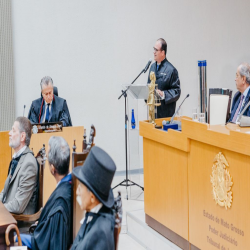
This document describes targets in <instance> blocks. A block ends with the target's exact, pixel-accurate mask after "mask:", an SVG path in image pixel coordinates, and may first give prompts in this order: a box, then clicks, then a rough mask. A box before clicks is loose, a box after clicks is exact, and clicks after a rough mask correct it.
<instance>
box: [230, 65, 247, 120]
mask: <svg viewBox="0 0 250 250" xmlns="http://www.w3.org/2000/svg"><path fill="white" fill-rule="evenodd" d="M235 82H236V88H237V89H238V90H239V91H238V92H236V94H235V95H234V98H233V103H232V109H231V116H230V119H229V122H233V123H236V122H238V118H239V115H240V113H241V112H242V110H243V109H244V107H245V106H246V105H247V103H248V102H249V100H250V91H249V89H250V65H249V64H248V63H242V64H241V65H240V66H239V67H238V68H237V72H236V78H235ZM243 115H246V116H250V106H249V107H248V108H247V109H246V111H245V112H244V114H243Z"/></svg>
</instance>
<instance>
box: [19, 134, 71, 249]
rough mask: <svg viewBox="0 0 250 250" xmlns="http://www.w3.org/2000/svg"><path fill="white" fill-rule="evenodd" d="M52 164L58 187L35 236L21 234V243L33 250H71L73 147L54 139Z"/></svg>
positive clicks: (51, 147) (52, 139) (48, 203)
mask: <svg viewBox="0 0 250 250" xmlns="http://www.w3.org/2000/svg"><path fill="white" fill-rule="evenodd" d="M48 160H49V168H50V172H51V174H52V175H53V176H54V177H55V180H56V182H57V187H56V189H55V190H54V192H53V193H52V194H51V196H50V198H49V199H48V201H47V203H46V205H45V206H44V208H43V210H42V213H41V216H40V218H39V222H38V224H37V227H36V229H35V231H34V234H33V236H30V235H25V234H21V240H22V243H23V245H24V246H28V247H29V248H30V249H32V250H34V249H35V250H36V249H46V250H56V249H60V250H67V249H69V247H70V235H71V233H70V228H71V186H72V176H71V173H70V174H69V161H70V149H69V145H68V143H67V142H66V141H65V140H64V139H63V138H62V137H55V136H52V137H51V138H50V140H49V148H48ZM45 183H46V181H45ZM47 184H48V185H49V183H47Z"/></svg>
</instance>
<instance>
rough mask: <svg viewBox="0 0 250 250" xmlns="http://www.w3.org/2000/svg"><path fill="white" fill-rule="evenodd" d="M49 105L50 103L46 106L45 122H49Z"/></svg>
mask: <svg viewBox="0 0 250 250" xmlns="http://www.w3.org/2000/svg"><path fill="white" fill-rule="evenodd" d="M49 105H50V103H48V104H47V109H46V117H45V122H48V121H49Z"/></svg>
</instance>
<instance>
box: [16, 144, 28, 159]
mask: <svg viewBox="0 0 250 250" xmlns="http://www.w3.org/2000/svg"><path fill="white" fill-rule="evenodd" d="M26 148H27V146H26V145H25V146H23V147H22V148H21V149H19V150H18V152H16V153H14V154H13V156H12V159H13V158H17V157H18V156H20V155H21V154H22V153H23V152H24V150H25V149H26Z"/></svg>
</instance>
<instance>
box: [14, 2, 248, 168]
mask: <svg viewBox="0 0 250 250" xmlns="http://www.w3.org/2000/svg"><path fill="white" fill-rule="evenodd" d="M12 9H13V40H14V41H13V46H14V67H15V88H16V89H15V91H16V92H15V95H16V114H17V115H22V112H23V105H24V104H26V105H27V106H28V107H29V106H30V104H31V101H32V100H34V99H36V98H38V97H39V95H40V94H39V93H40V87H39V83H40V79H41V78H42V77H43V76H45V75H50V76H51V77H52V78H53V80H54V84H55V85H56V86H57V87H58V88H59V96H61V97H63V98H65V99H67V102H68V106H69V109H70V112H71V118H72V121H73V124H74V125H75V126H77V125H84V126H85V127H86V128H87V129H88V130H89V127H90V125H91V124H92V123H93V124H95V126H96V128H97V138H96V144H97V145H99V146H101V147H103V148H104V149H105V150H106V151H107V152H109V153H110V154H111V155H112V157H113V158H114V160H115V162H116V164H117V166H118V170H123V169H124V168H125V157H124V152H125V149H124V100H120V101H118V100H117V97H118V96H119V94H120V93H121V85H122V84H127V83H130V82H131V81H132V80H133V79H134V78H135V77H136V76H137V74H138V73H139V72H140V71H141V70H142V69H143V68H144V67H145V65H146V63H147V61H148V60H149V58H153V49H152V47H153V46H154V43H155V40H156V39H157V38H159V37H163V38H165V39H166V40H167V42H168V55H167V57H168V59H169V61H170V62H171V63H172V64H173V65H175V66H176V68H177V69H178V71H179V76H180V79H181V88H182V95H181V98H180V101H182V99H183V98H184V97H185V96H186V94H187V93H190V98H189V99H188V100H187V101H186V103H185V105H184V107H183V108H182V114H183V115H189V116H190V115H191V112H192V108H193V107H195V106H197V104H198V96H197V95H198V90H197V87H198V76H197V74H198V69H197V60H204V59H206V60H207V62H208V67H207V72H208V77H207V79H208V87H228V88H231V89H233V90H234V92H235V91H236V89H235V83H234V77H235V72H236V68H237V66H238V65H239V64H240V63H241V62H243V61H247V62H250V50H249V41H250V34H249V22H250V17H249V9H250V1H248V0H242V1H233V0H231V1H230V0H223V1H211V0H204V1H200V0H189V1H186V0H180V1H171V0H154V1H149V0H147V1H145V0H127V1H121V0H106V1H104V0H95V1H84V0H70V1H69V0H68V1H66V0H43V1H37V0H36V1H34V0H22V1H20V0H12ZM146 79H147V75H146V74H145V75H143V76H141V77H140V79H138V81H137V83H145V82H146ZM180 101H178V103H180ZM27 112H28V110H26V115H27ZM129 115H130V111H129ZM70 146H71V145H70Z"/></svg>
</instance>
